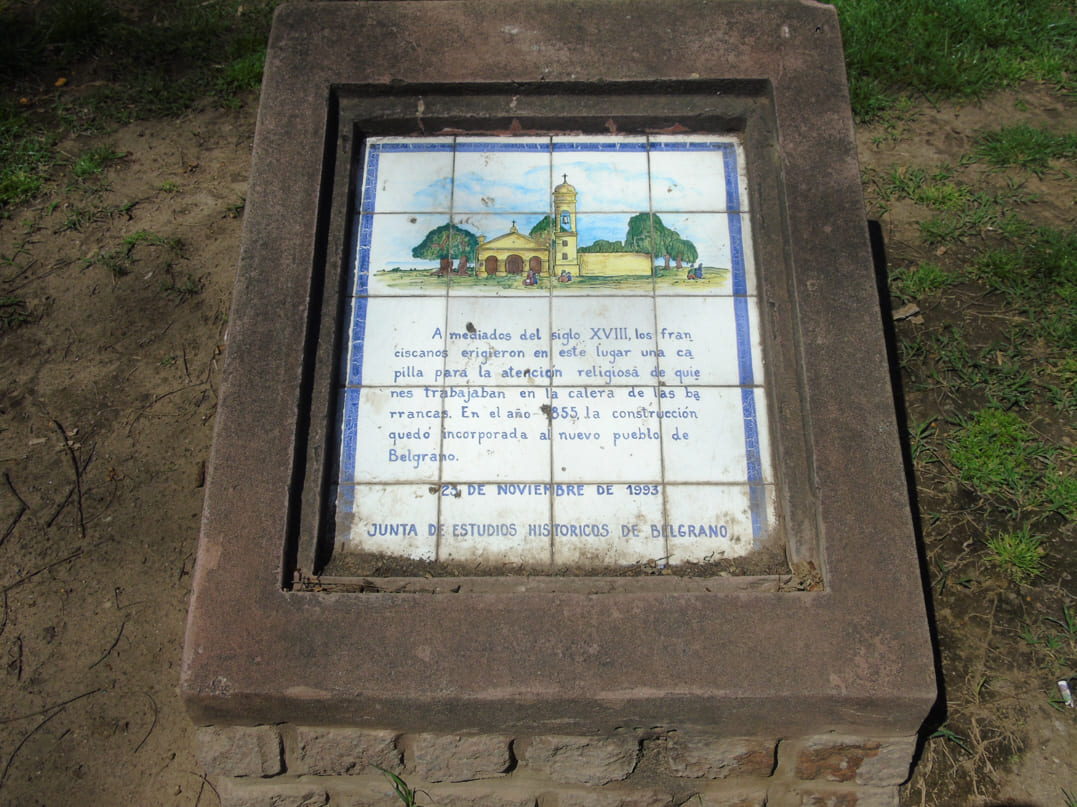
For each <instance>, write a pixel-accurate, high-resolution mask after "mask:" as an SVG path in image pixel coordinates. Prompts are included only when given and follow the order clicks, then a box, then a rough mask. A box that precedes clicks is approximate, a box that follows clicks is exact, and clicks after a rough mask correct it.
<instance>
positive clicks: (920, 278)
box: [890, 262, 960, 302]
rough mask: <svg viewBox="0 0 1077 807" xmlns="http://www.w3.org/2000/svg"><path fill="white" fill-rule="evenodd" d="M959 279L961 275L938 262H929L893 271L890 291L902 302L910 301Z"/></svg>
mask: <svg viewBox="0 0 1077 807" xmlns="http://www.w3.org/2000/svg"><path fill="white" fill-rule="evenodd" d="M958 280H960V277H955V276H954V275H953V274H951V273H950V272H947V271H946V270H945V269H943V268H942V267H941V266H939V265H938V264H937V263H931V262H928V263H922V264H920V265H918V266H912V267H909V268H907V269H898V270H896V271H894V272H893V273H891V275H890V291H891V292H892V293H893V294H894V296H895V297H897V298H898V299H899V300H901V301H902V302H908V301H910V300H918V299H920V298H921V297H924V296H925V295H928V294H934V293H935V292H937V291H941V290H942V289H945V288H947V287H948V286H951V285H953V284H954V283H956V282H957V281H958Z"/></svg>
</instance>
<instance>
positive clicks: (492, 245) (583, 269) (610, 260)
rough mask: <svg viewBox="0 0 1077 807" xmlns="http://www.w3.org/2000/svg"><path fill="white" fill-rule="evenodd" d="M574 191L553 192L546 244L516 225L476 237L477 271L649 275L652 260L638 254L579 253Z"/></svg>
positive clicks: (567, 188)
mask: <svg viewBox="0 0 1077 807" xmlns="http://www.w3.org/2000/svg"><path fill="white" fill-rule="evenodd" d="M576 196H577V194H576V189H575V188H574V187H573V186H572V185H569V184H568V176H567V175H566V176H565V177H564V182H562V183H561V184H560V185H558V186H557V187H556V188H554V189H553V210H554V218H553V221H552V226H551V230H550V235H549V239H548V241H545V242H544V241H541V240H536V239H533V238H531V237H530V236H527V235H524V234H523V233H521V232H520V231H519V230H518V229H517V227H516V222H513V223H512V227H511V229H510V230H509V231H508V232H507V233H505V234H504V235H499V236H497V237H496V238H491V239H490V240H489V241H487V240H486V237H485V236H482V235H480V236H479V246H478V271H479V273H480V274H486V275H519V274H524V273H525V272H532V271H533V272H534V273H535V274H536V275H540V276H544V275H545V276H549V275H552V276H553V277H561V276H562V274H563V273H565V274H568V275H571V276H573V277H615V276H620V275H644V276H649V275H650V274H651V268H652V266H653V265H654V259H653V258H652V257H651V256H650V255H647V254H645V253H642V252H582V253H581V252H579V250H578V246H579V245H578V239H579V231H578V230H577V227H576Z"/></svg>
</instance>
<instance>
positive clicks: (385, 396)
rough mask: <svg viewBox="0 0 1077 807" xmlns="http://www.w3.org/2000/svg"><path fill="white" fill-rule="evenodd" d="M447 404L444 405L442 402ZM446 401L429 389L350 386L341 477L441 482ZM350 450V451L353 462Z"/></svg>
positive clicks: (353, 479)
mask: <svg viewBox="0 0 1077 807" xmlns="http://www.w3.org/2000/svg"><path fill="white" fill-rule="evenodd" d="M443 407H444V408H443ZM447 410H448V405H447V404H446V403H445V402H444V401H442V400H440V399H436V398H429V397H428V396H427V395H426V390H425V389H423V388H420V389H397V388H392V387H361V388H351V389H349V390H347V392H346V393H345V404H344V411H345V415H344V416H345V425H344V431H345V437H344V440H345V444H346V446H347V443H348V440H349V438H350V439H351V440H353V441H354V450H353V451H349V450H348V449H347V447H346V448H345V450H344V452H343V454H344V457H343V458H342V465H343V467H342V469H341V482H345V483H346V482H352V481H354V482H435V483H436V482H437V481H438V480H439V478H440V475H439V446H440V444H441V421H442V419H443V418H442V416H441V413H442V412H443V411H447ZM349 454H352V455H353V456H352V458H351V467H349V464H348V463H349Z"/></svg>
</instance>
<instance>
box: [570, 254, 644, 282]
mask: <svg viewBox="0 0 1077 807" xmlns="http://www.w3.org/2000/svg"><path fill="white" fill-rule="evenodd" d="M579 257H580V275H581V276H585V277H602V276H607V275H608V276H615V275H650V274H651V256H650V255H644V254H643V253H641V252H581V253H580V256H579Z"/></svg>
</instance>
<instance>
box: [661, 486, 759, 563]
mask: <svg viewBox="0 0 1077 807" xmlns="http://www.w3.org/2000/svg"><path fill="white" fill-rule="evenodd" d="M665 493H666V513H667V519H666V524H665V526H664V527H663V529H662V532H663V533H664V535H665V539H666V541H667V544H668V547H669V561H670V563H674V564H676V563H685V562H687V561H696V562H700V561H713V560H718V559H720V558H731V557H738V556H740V555H746V554H748V553H749V552H751V551H752V550H753V549H755V548H756V547H755V541H756V531H757V530H758V531H759V532H760V533H761V534H760V535H759V536H758V538H759V539H762V538H764V537H765V531H766V529H767V526H768V525H772V524H773V523H774V509H773V508H774V505H773V502H774V496H773V490H772V489H771V487H770V486H766V489H762V488H761V489H760V490H759V492H758V494H757V496H756V497H755V498H754V499H753V497H752V495H751V493H750V492H749V489H748V486H747V485H666V489H665ZM753 505H754V507H755V510H756V512H754V513H753Z"/></svg>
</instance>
